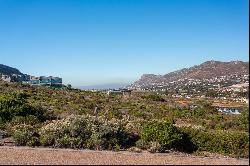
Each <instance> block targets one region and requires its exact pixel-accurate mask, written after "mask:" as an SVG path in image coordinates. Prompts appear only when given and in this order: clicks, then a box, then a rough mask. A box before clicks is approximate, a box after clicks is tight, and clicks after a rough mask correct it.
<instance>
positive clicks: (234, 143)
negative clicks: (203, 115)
mask: <svg viewBox="0 0 250 166" xmlns="http://www.w3.org/2000/svg"><path fill="white" fill-rule="evenodd" d="M180 130H181V131H182V133H185V134H187V135H188V136H189V138H190V139H191V142H192V143H193V144H194V145H195V146H196V147H197V150H198V151H208V152H213V153H219V154H224V155H231V156H234V157H248V156H249V134H248V133H246V132H228V131H200V130H196V129H192V128H187V127H182V128H180Z"/></svg>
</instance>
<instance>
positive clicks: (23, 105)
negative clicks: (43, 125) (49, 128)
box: [0, 94, 46, 122]
mask: <svg viewBox="0 0 250 166" xmlns="http://www.w3.org/2000/svg"><path fill="white" fill-rule="evenodd" d="M45 112H46V111H45V110H44V109H42V108H41V107H36V108H35V107H33V106H31V105H30V104H29V103H28V102H27V101H26V95H24V94H18V95H2V96H0V117H1V119H2V121H4V122H6V121H11V120H12V118H13V117H15V116H23V117H26V116H28V115H34V116H36V117H37V118H38V119H39V120H40V121H44V120H45V119H46V117H45V115H44V114H45Z"/></svg>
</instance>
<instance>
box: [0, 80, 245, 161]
mask: <svg viewBox="0 0 250 166" xmlns="http://www.w3.org/2000/svg"><path fill="white" fill-rule="evenodd" d="M0 83H1V82H0ZM1 87H3V88H1ZM0 92H1V94H0V140H1V139H2V138H4V137H8V136H11V137H13V138H14V140H15V143H16V145H22V146H47V147H59V148H77V149H95V150H121V149H128V148H131V147H135V146H136V147H138V148H140V149H143V150H148V151H150V152H168V151H172V150H175V151H182V152H188V153H193V152H201V151H207V152H212V153H219V154H224V155H229V156H234V157H249V152H248V150H249V140H248V139H249V119H248V116H249V112H248V109H246V110H245V111H243V113H242V114H241V115H238V116H230V115H223V114H221V113H218V112H216V111H214V110H213V108H212V107H211V106H210V103H209V102H203V101H201V102H200V101H199V102H200V105H199V106H198V107H197V108H194V109H190V108H186V107H183V108H180V107H178V106H177V105H176V104H175V103H174V101H173V100H171V99H170V98H166V97H164V96H162V95H157V94H143V93H141V94H134V96H131V97H130V98H124V97H123V96H122V95H112V96H107V95H105V94H103V93H100V92H85V91H79V90H67V89H66V90H65V89H64V90H51V89H48V88H43V87H29V86H26V85H25V86H23V85H18V84H4V85H1V84H0ZM157 96H158V97H157ZM199 102H197V103H198V104H199ZM180 122H185V123H189V124H191V126H190V127H187V125H181V123H180ZM194 126H196V127H194ZM197 126H198V127H197Z"/></svg>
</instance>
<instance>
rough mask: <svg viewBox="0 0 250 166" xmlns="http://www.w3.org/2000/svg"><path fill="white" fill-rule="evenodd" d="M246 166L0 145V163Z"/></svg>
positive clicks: (222, 161) (222, 160)
mask: <svg viewBox="0 0 250 166" xmlns="http://www.w3.org/2000/svg"><path fill="white" fill-rule="evenodd" d="M5 164H6V165H13V164H15V165H23V164H25V165H31V164H32V165H33V164H36V165H41V164H46V165H48V164H49V165H58V164H60V165H63V164H64V165H65V164H67V165H69V164H72V165H79V164H81V165H91V164H95V165H101V164H102V165H113V164H117V165H126V164H131V165H136V164H140V165H148V164H150V165H158V164H161V165H168V164H170V165H198V164H199V165H249V159H234V158H225V157H223V158H215V157H198V156H187V155H175V154H171V153H169V154H151V153H145V152H143V153H133V152H111V151H91V150H71V149H50V148H28V147H7V146H2V147H0V165H5Z"/></svg>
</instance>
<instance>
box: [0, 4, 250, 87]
mask: <svg viewBox="0 0 250 166" xmlns="http://www.w3.org/2000/svg"><path fill="white" fill-rule="evenodd" d="M248 6H249V1H248V0H0V63H2V64H5V65H9V66H12V67H15V68H18V69H19V70H20V71H21V72H23V73H27V74H31V75H36V76H40V75H45V76H48V75H53V76H60V77H62V78H63V83H65V84H67V83H71V84H72V85H73V86H81V85H91V84H106V83H131V82H133V81H135V80H137V79H139V78H140V76H141V75H142V74H144V73H152V74H166V73H168V72H171V71H174V70H177V69H181V68H183V67H191V66H193V65H196V64H200V63H202V62H204V61H206V60H211V59H213V60H220V61H231V60H242V61H249V60H248V59H249V58H248V55H249V47H248V45H249V7H248Z"/></svg>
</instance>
